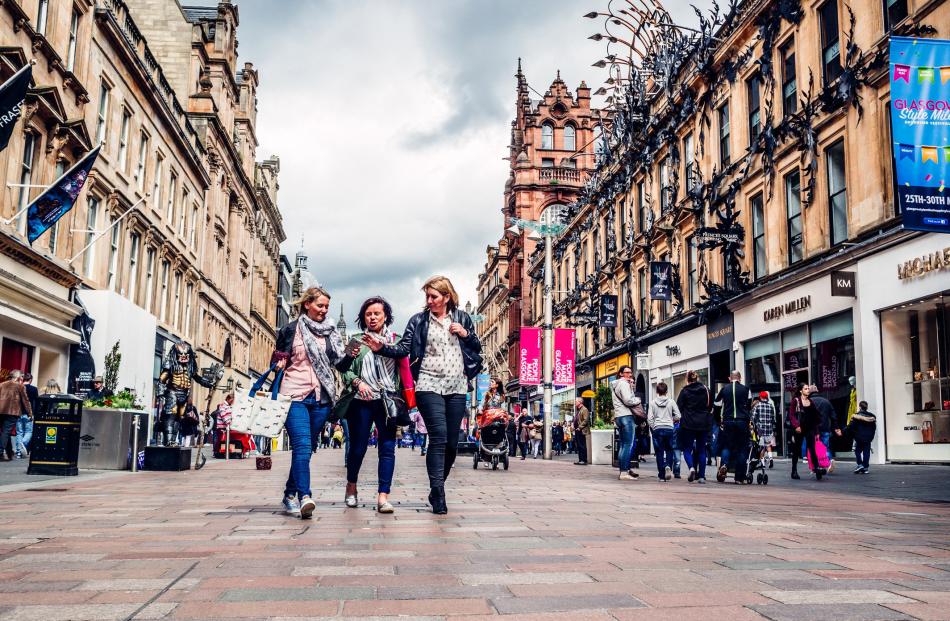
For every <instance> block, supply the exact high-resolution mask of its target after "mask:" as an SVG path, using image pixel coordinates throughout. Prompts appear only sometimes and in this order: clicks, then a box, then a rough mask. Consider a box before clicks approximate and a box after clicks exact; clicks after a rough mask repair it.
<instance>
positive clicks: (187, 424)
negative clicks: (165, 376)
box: [178, 395, 199, 447]
mask: <svg viewBox="0 0 950 621" xmlns="http://www.w3.org/2000/svg"><path fill="white" fill-rule="evenodd" d="M198 423H199V420H198V408H196V407H195V404H194V403H193V402H192V400H191V395H189V396H188V401H187V402H186V403H185V409H184V410H183V411H182V417H181V426H180V427H179V430H178V433H179V434H180V435H181V446H183V447H189V446H196V444H197V443H196V442H195V436H196V435H197V434H198Z"/></svg>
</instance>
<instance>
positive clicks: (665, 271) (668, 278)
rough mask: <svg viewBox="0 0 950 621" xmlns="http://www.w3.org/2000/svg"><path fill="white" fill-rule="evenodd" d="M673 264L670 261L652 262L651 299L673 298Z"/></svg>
mask: <svg viewBox="0 0 950 621" xmlns="http://www.w3.org/2000/svg"><path fill="white" fill-rule="evenodd" d="M672 283H673V264H672V263H670V262H669V261H653V262H652V263H650V299H651V300H672V299H673V295H672V294H673V290H672V288H671V286H672Z"/></svg>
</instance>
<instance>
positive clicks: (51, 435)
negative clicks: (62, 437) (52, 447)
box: [46, 427, 57, 444]
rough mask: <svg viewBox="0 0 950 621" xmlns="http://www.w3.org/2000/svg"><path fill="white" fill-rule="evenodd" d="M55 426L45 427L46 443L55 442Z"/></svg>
mask: <svg viewBox="0 0 950 621" xmlns="http://www.w3.org/2000/svg"><path fill="white" fill-rule="evenodd" d="M56 431H57V430H56V427H47V428H46V443H47V444H56Z"/></svg>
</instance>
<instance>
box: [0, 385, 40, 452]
mask: <svg viewBox="0 0 950 621" xmlns="http://www.w3.org/2000/svg"><path fill="white" fill-rule="evenodd" d="M23 414H26V415H27V416H29V417H30V418H33V408H32V407H31V406H30V398H29V395H28V394H27V392H26V387H24V386H23V372H22V371H20V370H19V369H14V370H12V371H10V374H9V375H8V376H7V380H6V381H5V382H3V383H0V461H9V460H10V459H11V457H10V456H9V455H7V451H6V446H7V442H9V441H10V438H11V436H12V435H13V433H14V431H15V430H16V425H17V421H18V420H19V419H20V416H22V415H23Z"/></svg>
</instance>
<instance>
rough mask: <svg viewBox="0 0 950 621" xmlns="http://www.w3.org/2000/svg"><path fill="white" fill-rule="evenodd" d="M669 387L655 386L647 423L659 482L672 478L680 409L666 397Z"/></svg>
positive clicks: (663, 383)
mask: <svg viewBox="0 0 950 621" xmlns="http://www.w3.org/2000/svg"><path fill="white" fill-rule="evenodd" d="M667 392H669V387H668V386H667V385H666V383H665V382H660V383H659V384H657V385H656V397H655V398H654V399H653V401H652V402H650V411H649V413H648V414H647V423H648V424H649V425H650V430H651V431H652V432H653V449H654V451H655V452H656V469H657V472H658V476H659V477H660V480H661V481H669V480H670V479H672V478H673V464H674V462H675V459H676V457H675V456H674V453H673V434H674V433H676V432H675V423H676V421H678V420H679V419H680V409H679V408H678V407H677V406H676V401H673V400H672V399H670V398H669V397H668V396H667Z"/></svg>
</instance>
